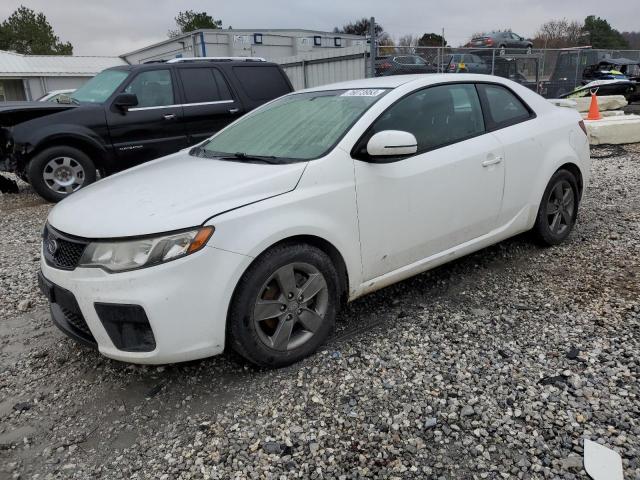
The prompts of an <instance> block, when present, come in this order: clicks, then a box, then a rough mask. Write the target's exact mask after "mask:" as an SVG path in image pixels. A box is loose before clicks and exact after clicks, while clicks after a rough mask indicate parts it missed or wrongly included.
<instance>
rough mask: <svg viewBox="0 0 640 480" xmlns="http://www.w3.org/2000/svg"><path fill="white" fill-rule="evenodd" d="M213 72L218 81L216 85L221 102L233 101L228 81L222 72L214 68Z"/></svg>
mask: <svg viewBox="0 0 640 480" xmlns="http://www.w3.org/2000/svg"><path fill="white" fill-rule="evenodd" d="M211 71H212V72H213V78H214V79H215V80H216V84H217V85H218V93H219V94H220V100H233V96H232V95H231V90H229V85H227V81H226V80H225V79H224V76H223V75H222V73H220V70H218V69H217V68H214V69H213V70H211Z"/></svg>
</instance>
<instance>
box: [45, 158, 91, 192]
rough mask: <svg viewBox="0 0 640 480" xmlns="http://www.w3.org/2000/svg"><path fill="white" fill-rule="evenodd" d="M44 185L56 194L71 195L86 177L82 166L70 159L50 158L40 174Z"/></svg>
mask: <svg viewBox="0 0 640 480" xmlns="http://www.w3.org/2000/svg"><path fill="white" fill-rule="evenodd" d="M42 178H43V180H44V183H45V184H46V185H47V187H49V189H51V190H53V191H54V192H56V193H62V194H69V193H73V192H75V191H76V190H78V189H79V188H81V187H82V185H83V184H84V181H85V178H86V175H85V171H84V168H83V167H82V165H81V164H80V163H79V162H78V161H76V160H75V159H73V158H71V157H56V158H52V159H51V160H49V161H48V162H47V164H46V165H45V166H44V170H43V172H42Z"/></svg>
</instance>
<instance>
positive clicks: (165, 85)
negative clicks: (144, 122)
mask: <svg viewBox="0 0 640 480" xmlns="http://www.w3.org/2000/svg"><path fill="white" fill-rule="evenodd" d="M124 91H125V92H127V93H135V94H136V96H137V97H138V107H160V106H163V105H173V104H174V100H173V84H172V82H171V72H170V71H169V70H149V71H147V72H142V73H139V74H138V75H137V76H136V77H135V78H134V79H133V81H132V82H131V83H130V84H129V86H128V87H127V88H125V90H124Z"/></svg>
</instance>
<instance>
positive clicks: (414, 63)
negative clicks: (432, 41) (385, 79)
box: [376, 55, 438, 76]
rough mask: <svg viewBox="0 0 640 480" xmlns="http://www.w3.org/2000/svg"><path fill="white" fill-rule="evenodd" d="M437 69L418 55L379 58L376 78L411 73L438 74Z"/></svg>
mask: <svg viewBox="0 0 640 480" xmlns="http://www.w3.org/2000/svg"><path fill="white" fill-rule="evenodd" d="M437 71H438V69H437V67H436V66H434V65H431V64H429V63H428V62H427V61H426V60H425V59H424V58H422V57H420V56H418V55H396V56H388V57H379V58H378V59H377V60H376V76H385V75H405V74H411V73H436V72H437Z"/></svg>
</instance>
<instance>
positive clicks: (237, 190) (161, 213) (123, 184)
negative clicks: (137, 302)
mask: <svg viewBox="0 0 640 480" xmlns="http://www.w3.org/2000/svg"><path fill="white" fill-rule="evenodd" d="M305 167H306V162H301V163H292V164H284V165H268V164H261V163H249V162H236V161H228V160H220V159H215V158H214V159H211V158H201V157H194V156H191V155H189V154H188V152H187V151H181V152H178V153H176V154H173V155H169V156H168V157H164V158H161V159H158V160H155V161H152V162H149V163H145V164H143V165H140V166H138V167H135V168H133V169H130V170H127V171H124V172H121V173H119V174H117V175H113V176H112V177H108V178H105V179H103V180H99V181H98V182H96V183H95V184H93V185H90V186H88V187H86V188H84V189H82V190H80V191H78V192H76V193H74V194H73V195H71V196H70V197H68V198H66V199H64V200H63V201H62V202H60V203H59V204H58V205H56V206H55V207H54V208H53V210H52V211H51V213H50V214H49V219H48V221H49V223H50V224H51V225H52V226H53V227H54V228H56V229H58V230H60V231H61V232H64V233H67V234H69V235H75V236H79V237H84V238H119V237H130V236H137V235H147V234H151V233H160V232H167V231H171V230H178V229H181V228H188V227H193V226H197V225H201V224H202V223H203V222H205V221H206V220H207V219H209V218H210V217H212V216H215V215H217V214H220V213H223V212H226V211H229V210H233V209H236V208H239V207H242V206H244V205H248V204H250V203H255V202H258V201H260V200H264V199H266V198H269V197H273V196H275V195H280V194H283V193H286V192H289V191H291V190H293V189H295V187H296V185H297V184H298V181H299V180H300V177H301V175H302V172H303V171H304V169H305Z"/></svg>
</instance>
